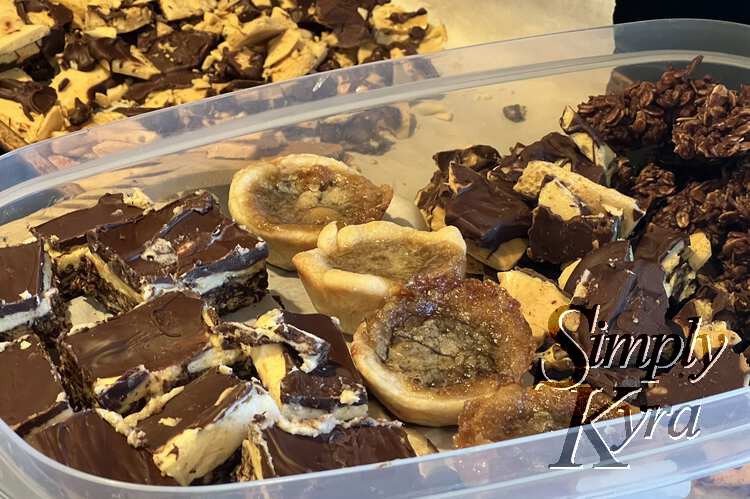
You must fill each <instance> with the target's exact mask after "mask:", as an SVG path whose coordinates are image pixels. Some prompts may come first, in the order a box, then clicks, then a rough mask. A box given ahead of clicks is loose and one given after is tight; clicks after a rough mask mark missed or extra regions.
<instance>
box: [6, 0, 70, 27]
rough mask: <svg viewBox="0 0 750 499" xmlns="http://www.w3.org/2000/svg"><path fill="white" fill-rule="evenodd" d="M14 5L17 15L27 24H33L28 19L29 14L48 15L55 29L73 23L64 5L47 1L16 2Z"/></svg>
mask: <svg viewBox="0 0 750 499" xmlns="http://www.w3.org/2000/svg"><path fill="white" fill-rule="evenodd" d="M15 4H16V11H18V15H19V16H21V18H22V19H23V20H24V21H26V23H27V24H34V22H33V21H31V20H30V19H29V15H28V13H29V12H44V13H46V14H48V15H49V16H50V17H51V18H52V21H53V22H54V25H55V27H59V28H61V27H63V26H65V25H67V24H70V22H71V21H73V12H72V11H71V10H70V9H69V8H68V7H66V6H65V5H61V4H58V3H53V2H48V1H47V0H16V2H15Z"/></svg>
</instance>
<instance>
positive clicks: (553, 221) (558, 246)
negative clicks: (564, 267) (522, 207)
mask: <svg viewBox="0 0 750 499" xmlns="http://www.w3.org/2000/svg"><path fill="white" fill-rule="evenodd" d="M614 233H615V227H614V222H613V221H612V219H611V218H609V217H603V216H597V215H583V216H577V217H574V218H572V219H570V220H567V221H566V220H563V219H562V218H560V217H559V216H557V215H556V214H554V213H552V211H550V210H549V209H548V208H546V207H544V206H538V207H537V208H535V209H534V216H533V221H532V224H531V228H530V229H529V256H530V257H531V258H532V259H534V260H538V261H542V262H548V263H555V264H560V263H565V262H569V261H571V260H575V259H576V258H578V257H582V256H584V255H587V254H589V253H590V252H591V251H592V250H595V249H597V248H598V247H600V246H601V245H603V244H606V243H608V242H610V241H612V239H613V237H614Z"/></svg>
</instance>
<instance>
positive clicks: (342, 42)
mask: <svg viewBox="0 0 750 499" xmlns="http://www.w3.org/2000/svg"><path fill="white" fill-rule="evenodd" d="M358 7H359V5H358V4H357V2H342V1H341V0H317V1H316V2H315V19H316V20H317V22H319V23H320V24H322V25H323V26H327V27H329V28H331V29H332V30H333V34H334V35H335V36H336V39H337V40H338V46H339V47H341V48H351V47H357V46H359V45H360V44H362V42H364V41H365V40H367V39H369V38H370V31H369V29H368V27H367V22H366V21H365V20H364V19H363V18H362V16H361V15H360V14H359V12H358V11H357V8H358Z"/></svg>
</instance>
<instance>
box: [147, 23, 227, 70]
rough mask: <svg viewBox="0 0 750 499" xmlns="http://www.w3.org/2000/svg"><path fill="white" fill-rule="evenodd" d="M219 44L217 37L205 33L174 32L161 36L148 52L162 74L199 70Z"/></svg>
mask: <svg viewBox="0 0 750 499" xmlns="http://www.w3.org/2000/svg"><path fill="white" fill-rule="evenodd" d="M216 43H217V37H216V35H214V34H212V33H206V32H205V31H173V32H171V33H169V34H167V35H164V36H160V37H158V38H156V39H155V40H154V43H153V44H152V45H151V46H150V47H149V49H148V51H147V52H146V57H148V58H149V60H150V61H151V62H153V63H154V65H155V66H156V67H157V68H159V70H160V71H161V72H162V73H169V72H171V71H178V70H189V69H194V68H198V67H199V66H200V65H201V64H202V63H203V59H205V58H206V56H207V55H208V53H209V52H210V51H211V50H212V49H213V48H214V45H216Z"/></svg>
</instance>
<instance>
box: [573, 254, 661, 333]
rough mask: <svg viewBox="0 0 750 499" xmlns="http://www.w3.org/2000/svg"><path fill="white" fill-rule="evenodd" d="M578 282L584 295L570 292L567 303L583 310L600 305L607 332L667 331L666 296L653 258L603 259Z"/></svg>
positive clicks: (600, 317)
mask: <svg viewBox="0 0 750 499" xmlns="http://www.w3.org/2000/svg"><path fill="white" fill-rule="evenodd" d="M588 271H589V273H588V274H587V276H584V279H583V280H582V281H581V283H580V284H579V286H583V288H584V289H585V293H584V297H583V298H580V297H579V294H578V293H576V295H574V297H573V300H572V301H571V303H572V304H573V305H576V306H582V307H583V308H585V309H587V310H593V309H594V308H595V307H596V306H597V305H598V306H599V307H600V311H599V321H606V322H607V324H608V326H609V330H608V332H609V333H614V332H617V333H625V334H652V335H653V334H667V333H671V332H673V330H672V328H671V327H670V326H668V325H667V324H666V315H667V308H668V306H669V297H668V296H667V294H666V291H665V289H664V270H663V269H662V268H661V266H660V265H659V264H658V263H657V262H651V261H647V260H642V259H637V260H635V261H633V262H617V263H614V264H609V263H603V264H599V265H596V266H593V267H590V268H589V269H588Z"/></svg>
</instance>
